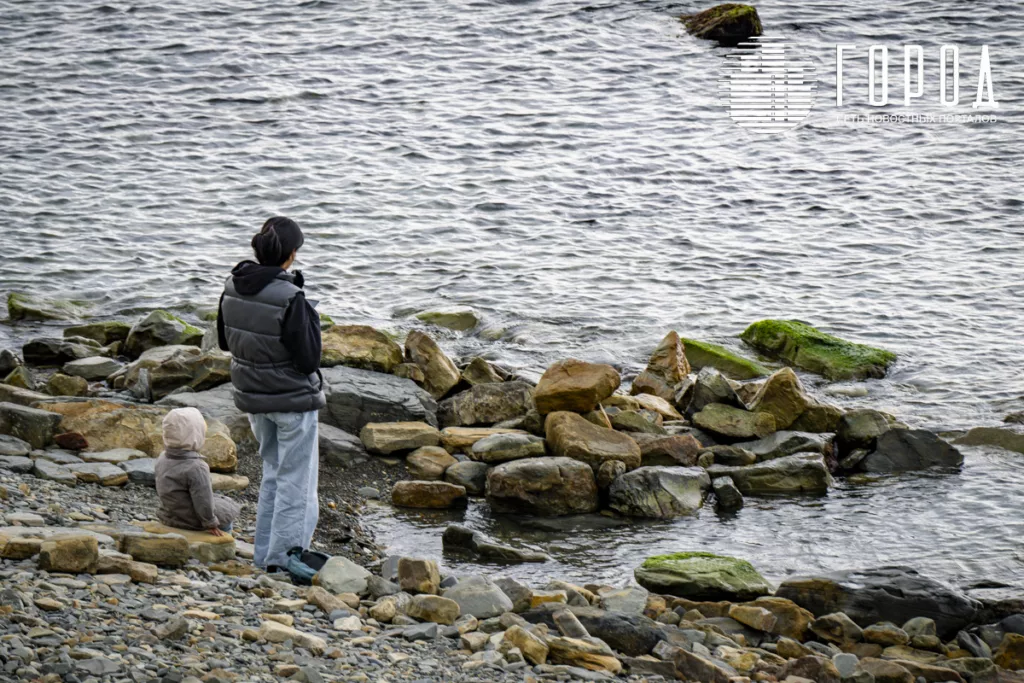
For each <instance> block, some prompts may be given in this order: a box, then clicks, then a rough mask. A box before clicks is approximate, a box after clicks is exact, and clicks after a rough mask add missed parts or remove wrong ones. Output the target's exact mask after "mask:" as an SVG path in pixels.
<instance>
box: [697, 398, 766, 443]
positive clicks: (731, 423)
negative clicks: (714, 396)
mask: <svg viewBox="0 0 1024 683" xmlns="http://www.w3.org/2000/svg"><path fill="white" fill-rule="evenodd" d="M693 424H695V425H697V426H698V427H700V428H701V429H703V430H705V431H708V432H711V433H712V434H715V435H717V436H719V437H722V438H725V439H731V440H733V441H743V440H747V439H761V438H764V437H766V436H768V435H769V434H771V433H772V432H774V431H775V429H776V427H775V418H774V417H772V415H771V413H767V412H751V411H748V410H743V409H742V408H734V407H733V406H729V405H726V404H724V403H711V404H710V405H707V406H705V407H704V409H703V410H701V411H700V412H698V413H695V414H694V415H693Z"/></svg>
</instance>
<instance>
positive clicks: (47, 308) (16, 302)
mask: <svg viewBox="0 0 1024 683" xmlns="http://www.w3.org/2000/svg"><path fill="white" fill-rule="evenodd" d="M88 314H89V303H88V302H87V301H73V300H70V299H58V298H53V297H44V296H36V295H32V294H25V293H24V292H10V293H8V294H7V316H8V317H9V318H10V319H11V320H73V319H75V318H85V317H88Z"/></svg>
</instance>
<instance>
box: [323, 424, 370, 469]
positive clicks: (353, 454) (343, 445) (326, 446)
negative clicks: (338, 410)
mask: <svg viewBox="0 0 1024 683" xmlns="http://www.w3.org/2000/svg"><path fill="white" fill-rule="evenodd" d="M318 435H319V444H320V462H322V463H326V464H328V465H331V466H334V467H351V466H352V465H355V464H357V463H361V462H366V461H367V460H368V459H369V458H370V455H369V453H367V452H366V448H365V447H363V442H362V441H360V440H359V437H358V436H356V435H355V434H349V433H348V432H346V431H345V430H343V429H338V428H337V427H334V426H333V425H329V424H325V423H322V422H321V423H320V425H319V426H318Z"/></svg>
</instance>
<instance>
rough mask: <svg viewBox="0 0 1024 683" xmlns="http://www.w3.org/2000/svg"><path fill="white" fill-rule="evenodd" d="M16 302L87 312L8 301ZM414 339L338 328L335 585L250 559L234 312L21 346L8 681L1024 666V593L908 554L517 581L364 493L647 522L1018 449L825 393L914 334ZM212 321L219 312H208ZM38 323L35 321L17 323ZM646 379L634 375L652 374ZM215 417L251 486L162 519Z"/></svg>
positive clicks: (1011, 435)
mask: <svg viewBox="0 0 1024 683" xmlns="http://www.w3.org/2000/svg"><path fill="white" fill-rule="evenodd" d="M8 312H9V317H10V320H11V321H17V320H26V319H27V320H62V319H66V318H68V317H69V316H77V315H79V313H80V307H78V306H77V304H75V303H74V302H60V301H56V300H47V299H43V298H39V297H31V296H27V295H12V296H11V297H9V298H8ZM420 319H421V320H422V321H423V323H424V327H425V329H423V330H419V329H418V330H414V331H412V332H410V333H409V334H408V336H407V337H406V339H405V340H404V342H403V343H402V344H400V343H399V342H398V341H397V340H395V339H393V338H392V337H391V336H390V335H388V334H386V333H384V332H381V331H378V330H375V329H373V328H370V327H367V326H359V325H335V324H333V323H332V322H331V321H330V320H329V319H325V321H324V358H323V365H324V370H323V376H324V380H325V384H326V385H327V387H326V388H327V394H328V406H327V407H326V408H325V409H324V411H323V412H322V414H321V425H320V428H321V436H320V454H321V461H322V475H321V491H320V498H321V525H320V529H319V530H318V535H317V538H316V539H315V544H316V546H317V547H319V548H322V549H325V550H327V551H328V552H330V553H332V554H333V555H335V557H334V559H332V560H331V562H330V563H329V564H328V566H327V567H325V569H324V570H323V571H322V572H321V573H320V575H318V577H317V579H316V582H315V583H316V584H317V585H315V586H314V587H312V588H305V587H299V586H292V585H290V584H287V583H284V582H282V581H279V580H278V579H279V578H280V576H267V575H265V574H263V573H261V572H259V571H258V570H255V569H254V568H253V567H252V566H251V563H250V562H249V560H248V558H250V557H251V547H249V546H248V544H247V543H246V542H245V541H246V540H247V539H248V540H251V536H249V534H251V529H252V526H253V520H252V514H253V511H254V508H255V505H254V503H255V498H256V491H257V489H258V477H259V464H258V458H257V457H255V456H254V443H253V440H252V435H251V432H250V431H249V429H248V422H247V420H246V418H245V416H244V415H243V414H241V413H239V412H238V411H237V410H236V409H235V408H234V406H233V403H232V401H231V396H230V384H229V383H228V382H229V364H230V357H229V356H227V355H226V354H223V353H221V352H220V351H218V350H216V349H215V343H214V339H213V334H215V332H212V331H211V329H210V328H207V329H205V330H204V329H203V327H201V325H203V324H204V323H203V322H202V321H197V323H198V324H192V323H188V322H186V321H184V320H182V319H180V318H177V317H176V316H173V315H171V314H170V313H167V312H164V311H154V312H152V313H150V314H148V315H146V316H145V317H144V318H142V319H141V320H138V321H135V322H133V323H128V322H121V321H101V322H86V323H83V324H76V325H73V326H70V327H66V328H64V329H63V336H61V337H56V338H47V337H40V338H34V339H29V340H28V341H26V343H25V344H24V345H23V346H22V347H21V349H20V351H16V350H11V349H8V350H0V375H2V376H3V377H5V379H4V382H3V384H0V501H2V502H3V505H2V508H0V509H2V515H0V557H2V558H3V559H0V577H2V578H3V581H2V586H3V587H2V589H0V665H2V667H0V668H2V671H0V677H2V676H3V675H7V676H11V677H13V680H30V681H32V680H40V681H69V682H74V681H90V680H95V681H106V680H115V681H150V680H165V681H170V682H171V683H178V682H180V681H182V680H186V679H188V678H189V677H193V678H195V679H199V680H206V681H234V680H240V681H243V680H280V679H281V678H289V679H294V680H300V681H319V680H326V681H334V680H339V681H341V680H344V681H349V680H351V681H367V680H445V681H449V680H451V681H471V680H480V681H505V680H508V681H512V680H515V681H524V680H603V679H606V678H611V677H620V678H624V679H628V680H635V681H643V680H648V681H657V680H672V679H676V680H688V681H716V682H718V681H722V682H725V681H736V682H739V681H744V680H758V681H790V682H791V683H799V682H800V681H804V680H811V681H858V682H860V683H868V682H869V681H873V680H875V681H900V682H904V681H905V682H906V683H915V682H916V681H919V680H921V679H924V680H926V681H1018V680H1020V681H1024V673H1013V672H1014V671H1016V670H1019V669H1024V594H1022V595H1001V596H1000V597H999V599H994V600H989V601H986V602H984V603H982V602H978V601H977V600H975V599H973V598H971V597H968V596H966V595H964V594H963V593H961V592H959V591H957V590H956V589H954V588H952V587H949V586H946V585H944V584H942V583H939V582H936V581H933V580H931V579H929V578H928V577H924V576H920V575H918V574H917V573H916V572H914V571H913V570H912V569H909V568H905V567H898V568H893V567H888V568H877V569H871V570H861V571H855V572H854V571H851V572H838V573H835V574H829V575H821V576H815V575H811V576H803V577H791V578H789V579H787V580H786V581H784V582H783V583H782V584H781V585H780V586H778V587H773V586H772V585H770V584H769V583H768V582H767V581H765V580H764V579H763V578H762V577H761V575H760V574H759V573H758V571H757V569H756V568H755V567H753V566H751V565H750V564H749V563H747V562H745V561H744V560H742V559H738V558H731V557H725V556H718V555H710V554H707V553H702V552H699V550H700V549H699V548H689V547H686V543H685V540H681V541H680V545H681V547H680V552H678V553H673V554H669V555H661V556H655V557H650V558H648V559H647V561H645V562H644V563H643V564H642V565H641V566H639V567H637V568H636V570H635V572H634V575H633V576H623V577H622V581H621V583H620V584H619V585H616V586H608V585H598V584H586V585H577V584H572V583H567V582H564V581H560V580H557V579H555V580H551V581H549V582H548V583H546V584H544V585H535V586H527V585H525V584H523V583H521V582H519V581H516V580H514V579H512V578H509V577H507V576H502V571H501V565H502V564H504V563H509V562H537V563H543V562H544V561H545V560H546V559H547V557H546V556H545V555H544V554H543V553H542V552H540V551H538V550H535V549H532V548H524V547H511V546H508V545H504V544H502V543H498V542H496V541H494V540H492V539H489V538H487V537H486V536H484V535H482V534H480V533H479V532H475V531H473V530H471V529H467V528H464V527H462V526H460V525H457V524H453V525H450V526H449V527H448V529H447V530H446V531H445V533H444V537H443V543H444V547H445V550H446V552H449V551H451V552H458V553H464V554H467V555H469V556H472V557H474V558H477V559H478V560H480V561H483V562H490V563H493V564H494V571H493V572H491V573H489V574H488V575H486V576H485V575H472V576H457V575H453V574H449V573H446V572H444V571H443V568H442V567H439V566H438V564H437V562H436V559H437V558H423V557H396V556H386V554H385V549H383V548H380V547H378V546H377V545H376V544H375V543H374V541H373V539H372V537H371V535H369V534H368V533H366V532H365V530H363V529H362V528H361V526H360V522H359V515H360V509H361V506H362V505H363V504H364V501H366V500H367V499H374V498H382V499H384V500H390V503H391V504H392V505H394V506H396V507H402V508H406V509H456V510H457V509H459V508H461V507H464V506H465V505H466V504H467V501H468V499H469V498H471V497H476V498H480V499H481V500H482V501H483V502H484V504H486V505H488V506H489V507H490V508H491V509H492V511H493V512H494V513H495V514H499V515H514V516H532V517H539V518H543V517H558V516H563V515H580V514H584V515H588V514H589V515H602V516H604V517H607V518H615V519H618V520H622V521H623V522H626V523H628V521H629V520H638V519H668V518H675V517H685V516H688V515H692V514H694V513H695V512H696V511H697V510H699V509H700V508H701V507H703V506H705V505H709V506H710V505H714V506H715V507H716V508H718V509H723V510H725V509H735V508H736V507H740V506H742V505H743V502H744V499H745V498H746V497H750V496H755V497H756V496H764V495H773V496H779V495H788V496H821V495H825V494H827V492H828V490H829V489H830V487H831V486H832V485H833V481H834V479H835V478H836V477H843V476H846V475H847V474H850V473H856V472H873V473H874V472H905V471H912V470H922V469H927V468H942V469H943V470H945V471H948V472H950V473H955V472H956V470H957V468H958V467H959V466H960V464H961V463H962V461H963V457H962V455H961V453H960V451H959V450H958V448H957V444H968V445H971V444H986V445H996V446H999V447H1002V448H1007V449H1009V450H1014V451H1017V452H1024V448H1022V447H1021V441H1022V440H1024V437H1022V436H1021V434H1020V432H1019V431H1018V428H1017V427H1015V426H1014V425H1015V424H1017V420H1015V419H1014V418H1013V416H1010V417H1009V418H1008V420H1007V426H1005V427H979V428H976V429H974V430H971V431H970V432H968V433H967V434H963V435H957V438H956V439H955V441H954V442H953V443H951V442H950V441H948V440H947V439H946V438H943V437H942V436H940V435H937V434H934V433H932V432H930V431H927V430H921V429H913V428H911V427H910V426H908V425H905V424H902V423H900V422H899V421H898V420H896V419H895V418H894V417H893V416H891V415H887V414H885V413H883V412H880V411H876V410H873V409H869V408H861V409H855V410H843V409H841V408H839V407H837V406H834V405H831V404H829V403H827V402H825V401H822V400H820V399H819V398H817V397H815V396H813V395H812V394H811V393H810V392H808V391H807V390H806V389H805V387H804V385H803V383H802V381H801V379H800V377H799V376H798V375H797V373H796V372H794V370H793V368H797V369H801V370H802V371H805V372H811V373H816V374H819V375H821V376H823V377H826V378H829V379H847V378H871V377H880V376H883V375H884V374H885V373H886V371H887V369H888V368H889V367H890V366H891V365H892V364H893V363H894V362H896V358H895V356H894V355H893V354H890V353H888V352H886V351H884V350H882V349H875V348H872V347H867V346H864V345H860V344H854V343H851V342H847V341H845V340H841V339H837V338H835V337H831V336H829V335H826V334H824V333H822V332H820V331H818V330H815V329H814V328H812V327H810V326H808V325H806V324H804V323H800V322H797V321H760V322H758V323H754V324H753V325H751V326H750V327H749V328H748V329H747V330H746V331H745V332H744V333H743V335H741V338H742V339H743V340H744V341H745V342H746V343H747V344H748V345H749V347H750V348H751V349H753V350H754V351H755V352H756V353H757V354H759V355H760V358H756V359H755V358H752V357H744V356H740V355H737V354H735V353H733V352H731V351H729V350H727V349H725V348H723V347H720V346H717V345H715V344H710V343H707V342H704V341H700V340H690V339H685V338H681V337H680V336H679V335H678V334H676V333H675V332H671V333H669V334H668V335H666V337H665V338H664V340H663V341H662V343H661V344H660V345H659V346H658V347H657V348H656V349H655V350H654V351H653V353H652V355H651V359H650V363H649V364H648V366H647V368H646V369H645V370H644V371H643V372H641V373H640V374H639V375H638V376H636V377H633V378H627V382H628V387H627V386H625V384H626V383H624V380H623V377H622V376H621V375H620V373H619V371H618V370H617V369H616V368H614V367H612V366H610V365H606V364H598V363H586V362H583V361H578V360H574V359H566V360H563V361H559V362H557V363H554V364H553V365H551V366H550V367H549V368H548V369H547V371H546V372H545V373H544V374H543V376H541V377H539V378H538V377H531V376H524V375H521V374H518V373H516V372H515V371H514V370H512V369H509V368H504V367H502V366H500V365H499V364H495V363H492V362H489V361H487V360H485V359H484V358H479V357H477V358H471V359H463V360H462V362H459V363H456V362H455V361H453V360H452V359H451V358H449V357H448V356H447V355H446V354H445V353H444V351H443V350H442V349H441V348H440V346H438V344H437V343H436V342H435V341H434V339H433V338H432V336H431V335H430V334H428V333H427V329H429V328H428V327H427V326H434V328H435V329H441V328H448V329H451V330H467V329H472V328H473V327H474V326H476V325H477V324H478V323H479V321H477V320H476V319H475V318H474V317H473V316H472V313H471V312H466V311H442V312H424V313H423V314H421V316H420ZM205 322H206V323H209V322H210V321H209V320H206V321H205ZM15 324H16V323H15ZM628 380H631V381H628ZM185 405H190V406H194V407H197V408H198V409H199V410H200V411H202V412H203V414H204V416H205V417H206V419H207V421H208V425H209V428H208V445H207V447H206V448H205V449H204V453H203V454H204V456H205V457H206V458H207V459H208V461H209V462H210V466H211V469H212V470H213V471H214V472H215V473H216V482H215V486H216V487H217V488H218V489H220V490H222V491H226V492H228V494H229V495H232V496H235V497H237V498H238V499H240V500H241V501H242V502H243V515H242V518H241V520H240V524H239V533H238V534H237V538H235V539H227V541H228V542H221V541H218V540H217V539H216V538H215V537H212V536H208V535H206V534H196V533H189V532H182V531H181V530H174V529H168V528H165V527H161V526H160V525H158V524H155V523H154V522H153V519H154V514H153V513H154V509H155V504H156V497H155V493H154V492H153V490H152V489H151V488H150V487H151V486H152V463H153V458H154V457H155V456H156V455H157V454H158V453H159V451H160V449H161V444H160V438H159V422H160V419H161V418H162V415H163V414H164V413H165V412H166V411H167V410H169V409H170V408H172V407H177V406H185Z"/></svg>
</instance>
